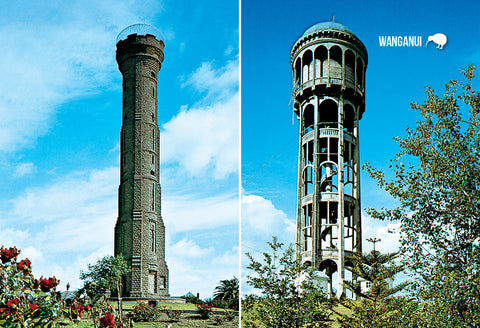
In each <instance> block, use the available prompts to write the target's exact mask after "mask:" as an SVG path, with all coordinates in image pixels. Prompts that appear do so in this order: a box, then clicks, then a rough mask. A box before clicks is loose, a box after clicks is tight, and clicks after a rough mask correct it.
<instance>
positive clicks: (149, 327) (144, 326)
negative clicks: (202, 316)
mask: <svg viewBox="0 0 480 328" xmlns="http://www.w3.org/2000/svg"><path fill="white" fill-rule="evenodd" d="M67 327H68V326H67ZM92 327H93V323H91V322H80V323H79V325H78V326H77V328H92ZM166 327H167V325H165V324H163V323H156V322H152V323H148V322H136V323H135V326H134V328H166ZM172 328H208V327H207V326H205V327H198V326H196V327H194V326H177V325H175V324H174V325H173V326H172Z"/></svg>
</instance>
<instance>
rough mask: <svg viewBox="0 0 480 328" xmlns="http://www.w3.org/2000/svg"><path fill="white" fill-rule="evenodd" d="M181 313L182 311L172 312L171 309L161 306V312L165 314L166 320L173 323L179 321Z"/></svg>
mask: <svg viewBox="0 0 480 328" xmlns="http://www.w3.org/2000/svg"><path fill="white" fill-rule="evenodd" d="M183 312H184V310H174V309H172V307H169V308H167V306H166V305H164V306H163V310H162V313H165V314H166V315H167V317H168V320H170V321H173V322H177V321H179V320H180V316H181V315H182V313H183Z"/></svg>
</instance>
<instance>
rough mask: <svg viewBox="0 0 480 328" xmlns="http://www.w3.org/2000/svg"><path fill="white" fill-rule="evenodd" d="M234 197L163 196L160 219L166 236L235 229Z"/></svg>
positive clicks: (235, 203)
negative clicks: (231, 227)
mask: <svg viewBox="0 0 480 328" xmlns="http://www.w3.org/2000/svg"><path fill="white" fill-rule="evenodd" d="M237 197H238V196H237V194H225V195H217V196H212V197H208V196H207V197H202V196H199V195H192V196H185V195H181V196H170V197H169V196H168V195H167V196H166V197H165V198H164V200H163V201H162V216H163V220H164V222H165V225H166V229H167V230H168V231H169V232H170V233H178V232H185V231H191V230H204V229H212V228H221V227H223V226H226V225H238V220H239V218H238V198H237Z"/></svg>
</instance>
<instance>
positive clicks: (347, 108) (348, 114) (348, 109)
mask: <svg viewBox="0 0 480 328" xmlns="http://www.w3.org/2000/svg"><path fill="white" fill-rule="evenodd" d="M354 122H355V111H354V109H353V107H352V106H351V105H350V104H345V105H344V106H343V130H344V131H345V132H348V133H350V134H353V127H354Z"/></svg>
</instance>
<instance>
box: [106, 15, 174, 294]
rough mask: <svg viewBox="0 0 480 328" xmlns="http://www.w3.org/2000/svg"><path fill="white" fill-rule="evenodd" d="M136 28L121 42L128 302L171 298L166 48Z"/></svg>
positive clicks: (122, 218) (118, 232)
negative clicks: (161, 101) (162, 122)
mask: <svg viewBox="0 0 480 328" xmlns="http://www.w3.org/2000/svg"><path fill="white" fill-rule="evenodd" d="M133 27H137V28H139V29H140V31H131V33H127V35H126V36H125V38H123V39H121V40H120V41H118V43H117V55H116V59H117V62H118V67H119V70H120V72H121V73H122V76H123V112H122V129H121V143H120V157H121V170H120V171H121V172H120V187H119V202H118V203H119V210H118V219H117V224H116V227H115V255H117V254H123V256H124V258H125V259H126V260H127V262H128V264H129V265H130V266H131V269H132V270H131V272H130V273H129V274H128V276H127V277H126V280H125V284H124V291H123V292H124V295H125V296H127V297H134V298H160V297H165V296H168V267H167V264H166V262H165V227H164V223H163V220H162V216H161V198H160V193H161V188H160V183H159V180H160V175H159V153H160V147H159V141H160V139H159V128H158V123H157V102H158V99H157V95H158V90H157V75H158V72H159V71H160V68H161V64H162V61H163V56H164V55H163V49H164V43H163V41H161V39H157V38H156V36H155V35H153V34H150V33H148V32H145V28H146V27H148V26H145V25H138V26H135V25H134V26H133ZM150 28H152V29H154V28H153V27H150ZM128 29H129V28H127V29H125V30H124V31H127V30H128ZM129 32H130V31H129ZM140 32H142V33H140ZM122 33H123V32H121V33H120V35H121V34H122Z"/></svg>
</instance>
